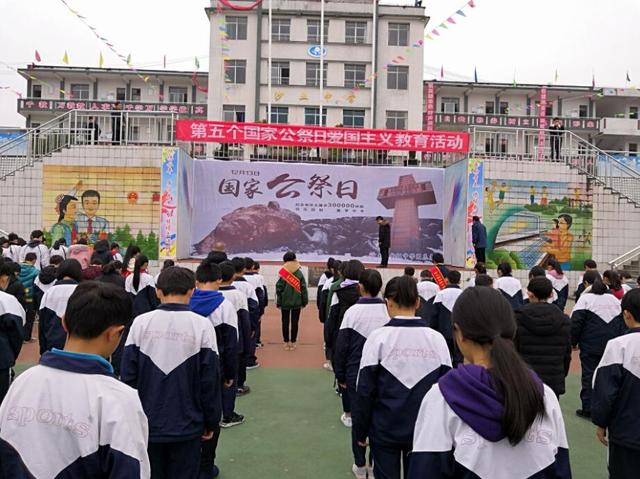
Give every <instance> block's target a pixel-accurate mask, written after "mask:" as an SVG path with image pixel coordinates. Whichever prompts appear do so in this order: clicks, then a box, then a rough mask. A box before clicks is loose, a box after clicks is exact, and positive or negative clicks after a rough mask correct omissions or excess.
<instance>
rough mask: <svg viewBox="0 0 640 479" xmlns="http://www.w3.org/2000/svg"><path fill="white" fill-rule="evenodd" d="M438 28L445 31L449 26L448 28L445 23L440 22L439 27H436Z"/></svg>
mask: <svg viewBox="0 0 640 479" xmlns="http://www.w3.org/2000/svg"><path fill="white" fill-rule="evenodd" d="M438 26H439V27H440V28H444V29H445V30H449V26H448V25H447V24H446V23H444V22H442V23H441V24H440V25H438Z"/></svg>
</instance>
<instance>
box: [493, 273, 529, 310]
mask: <svg viewBox="0 0 640 479" xmlns="http://www.w3.org/2000/svg"><path fill="white" fill-rule="evenodd" d="M493 286H494V288H495V289H497V290H499V291H500V292H501V293H502V295H503V296H504V297H505V299H506V300H507V301H509V304H510V305H511V308H512V309H513V310H514V311H515V310H516V309H518V308H520V307H521V306H522V305H523V304H524V299H523V297H522V284H521V283H520V281H519V280H518V279H516V278H514V277H513V276H500V277H499V278H498V279H496V280H495V281H494V282H493Z"/></svg>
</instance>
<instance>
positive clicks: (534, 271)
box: [522, 266, 558, 304]
mask: <svg viewBox="0 0 640 479" xmlns="http://www.w3.org/2000/svg"><path fill="white" fill-rule="evenodd" d="M546 277H547V270H545V269H544V268H543V267H542V266H534V267H533V268H531V269H530V270H529V281H531V280H532V279H533V278H546ZM547 279H548V278H547ZM552 283H553V282H552ZM522 297H523V298H524V304H529V295H528V294H527V291H523V292H522ZM557 299H558V294H557V293H556V290H555V289H553V290H552V291H551V296H550V297H549V299H547V302H548V303H552V304H556V300H557Z"/></svg>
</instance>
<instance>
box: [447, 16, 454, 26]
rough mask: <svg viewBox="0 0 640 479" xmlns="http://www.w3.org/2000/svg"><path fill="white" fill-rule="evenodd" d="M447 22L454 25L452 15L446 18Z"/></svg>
mask: <svg viewBox="0 0 640 479" xmlns="http://www.w3.org/2000/svg"><path fill="white" fill-rule="evenodd" d="M447 22H449V23H451V24H452V25H456V21H455V20H454V19H453V17H449V18H447Z"/></svg>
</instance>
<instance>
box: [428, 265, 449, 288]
mask: <svg viewBox="0 0 640 479" xmlns="http://www.w3.org/2000/svg"><path fill="white" fill-rule="evenodd" d="M429 271H431V275H432V276H433V280H434V281H435V282H436V284H437V285H438V286H439V287H440V289H444V288H445V286H447V281H446V280H445V279H444V276H442V271H440V268H438V267H437V266H434V267H433V268H430V269H429Z"/></svg>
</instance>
